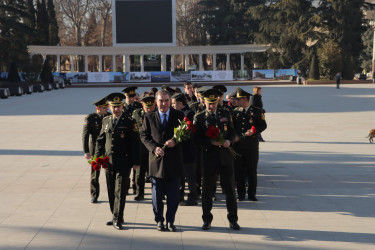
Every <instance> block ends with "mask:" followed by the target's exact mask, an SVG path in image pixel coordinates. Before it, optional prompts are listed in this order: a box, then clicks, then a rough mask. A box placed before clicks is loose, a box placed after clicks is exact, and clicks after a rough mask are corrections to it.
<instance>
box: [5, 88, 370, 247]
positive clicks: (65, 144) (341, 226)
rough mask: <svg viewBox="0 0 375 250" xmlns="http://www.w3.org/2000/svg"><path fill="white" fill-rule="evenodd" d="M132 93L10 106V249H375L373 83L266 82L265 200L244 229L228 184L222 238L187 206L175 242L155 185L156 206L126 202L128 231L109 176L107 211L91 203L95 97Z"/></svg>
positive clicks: (56, 97) (102, 202)
mask: <svg viewBox="0 0 375 250" xmlns="http://www.w3.org/2000/svg"><path fill="white" fill-rule="evenodd" d="M242 88H244V89H245V90H248V91H250V92H251V88H252V86H243V87H242ZM121 89H122V88H107V89H105V88H92V89H86V88H82V89H79V88H75V89H73V88H70V89H69V88H68V89H64V90H61V91H52V92H49V93H43V94H40V95H36V94H33V95H30V96H25V97H22V98H9V99H7V100H1V101H0V124H1V130H0V138H1V140H0V157H1V161H0V168H1V169H2V174H1V175H0V200H1V202H0V249H7V250H8V249H10V250H13V249H19V248H22V249H59V248H61V249H64V248H66V249H145V248H151V249H192V250H193V249H194V250H196V249H205V250H206V249H306V250H307V249H375V242H374V240H373V239H375V235H374V232H375V221H374V217H375V214H374V210H373V204H374V199H375V181H374V180H375V166H374V162H375V161H374V160H375V155H374V150H373V149H374V144H370V143H369V142H368V139H366V138H365V137H366V136H367V134H368V132H369V130H370V129H374V128H375V127H374V123H373V113H374V108H373V107H375V98H374V97H375V87H374V85H372V84H353V85H344V86H343V88H342V89H340V90H336V89H335V88H334V87H333V86H264V88H263V102H264V107H265V109H266V110H267V113H266V119H267V124H268V128H267V130H266V131H264V132H263V133H262V135H263V137H264V138H265V140H266V142H265V143H260V161H259V167H258V174H259V175H258V177H259V178H258V193H257V197H258V199H259V201H258V202H249V201H244V202H239V203H238V208H239V212H238V215H239V224H240V225H241V227H242V230H241V231H239V232H234V231H233V230H230V229H229V228H228V221H227V218H226V215H227V211H226V208H225V199H224V195H223V194H221V188H218V195H217V196H218V199H219V200H218V201H217V202H215V203H214V209H213V215H214V220H213V222H212V226H213V228H212V230H210V231H209V232H204V231H202V230H201V228H200V227H201V226H202V219H201V215H202V214H201V213H202V210H201V203H200V204H199V206H197V207H179V209H178V213H177V215H176V222H175V224H176V226H177V228H178V230H179V231H178V232H176V233H174V234H172V233H170V232H158V231H157V230H156V229H155V225H156V224H155V222H154V216H153V212H152V206H151V195H150V194H151V190H150V184H147V185H146V201H143V202H135V201H134V200H133V198H134V195H129V196H128V197H127V203H126V206H125V222H126V223H125V224H124V227H125V230H123V231H118V230H115V229H114V228H113V227H111V226H106V225H105V223H106V222H107V221H108V220H110V219H111V214H110V210H109V204H108V198H107V193H106V183H105V175H104V172H103V171H102V174H101V177H100V185H101V194H100V197H99V203H98V204H91V203H90V202H89V201H90V194H89V175H90V166H89V165H88V163H87V161H86V160H85V159H84V158H83V153H82V145H81V143H82V142H81V133H82V124H83V121H84V117H85V116H86V115H87V114H88V113H91V112H93V110H94V107H93V106H92V105H91V103H92V101H93V100H96V99H99V98H100V97H103V96H104V95H106V94H108V93H111V92H118V91H120V90H121ZM146 89H148V88H146V87H141V88H139V89H138V91H139V93H142V92H143V91H144V90H146ZM228 91H229V92H230V91H234V87H233V86H229V87H228ZM25 124H27V126H25Z"/></svg>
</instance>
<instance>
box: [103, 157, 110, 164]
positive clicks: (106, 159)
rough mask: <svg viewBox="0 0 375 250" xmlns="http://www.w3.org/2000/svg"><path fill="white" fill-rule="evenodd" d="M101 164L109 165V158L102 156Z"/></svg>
mask: <svg viewBox="0 0 375 250" xmlns="http://www.w3.org/2000/svg"><path fill="white" fill-rule="evenodd" d="M103 162H104V164H108V163H109V156H104V158H103Z"/></svg>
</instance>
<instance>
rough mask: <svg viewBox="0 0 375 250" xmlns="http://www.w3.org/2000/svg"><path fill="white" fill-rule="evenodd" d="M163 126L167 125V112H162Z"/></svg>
mask: <svg viewBox="0 0 375 250" xmlns="http://www.w3.org/2000/svg"><path fill="white" fill-rule="evenodd" d="M163 117H164V118H163V128H164V129H165V127H166V126H167V114H165V113H164V114H163Z"/></svg>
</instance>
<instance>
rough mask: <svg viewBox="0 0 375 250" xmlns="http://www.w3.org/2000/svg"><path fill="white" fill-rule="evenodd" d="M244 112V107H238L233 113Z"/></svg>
mask: <svg viewBox="0 0 375 250" xmlns="http://www.w3.org/2000/svg"><path fill="white" fill-rule="evenodd" d="M243 110H244V108H243V107H237V108H235V109H233V111H239V112H242V111H243Z"/></svg>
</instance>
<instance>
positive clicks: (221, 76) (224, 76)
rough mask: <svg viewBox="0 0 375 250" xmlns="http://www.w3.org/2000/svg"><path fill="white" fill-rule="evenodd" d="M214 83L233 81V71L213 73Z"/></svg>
mask: <svg viewBox="0 0 375 250" xmlns="http://www.w3.org/2000/svg"><path fill="white" fill-rule="evenodd" d="M213 72H214V74H213V76H214V77H213V80H214V81H233V70H220V71H213Z"/></svg>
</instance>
